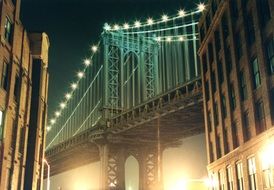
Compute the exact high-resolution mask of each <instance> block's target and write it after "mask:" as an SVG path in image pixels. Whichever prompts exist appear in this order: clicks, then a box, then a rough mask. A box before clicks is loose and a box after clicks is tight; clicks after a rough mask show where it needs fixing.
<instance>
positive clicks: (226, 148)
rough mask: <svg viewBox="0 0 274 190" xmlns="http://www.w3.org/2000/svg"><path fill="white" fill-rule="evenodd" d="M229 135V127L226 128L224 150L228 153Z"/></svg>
mask: <svg viewBox="0 0 274 190" xmlns="http://www.w3.org/2000/svg"><path fill="white" fill-rule="evenodd" d="M228 139H229V136H228V132H227V128H224V151H225V153H226V154H227V153H228V152H229V140H228Z"/></svg>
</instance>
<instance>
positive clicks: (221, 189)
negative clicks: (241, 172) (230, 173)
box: [218, 170, 225, 190]
mask: <svg viewBox="0 0 274 190" xmlns="http://www.w3.org/2000/svg"><path fill="white" fill-rule="evenodd" d="M218 176H219V190H225V176H224V172H223V170H220V171H219V172H218Z"/></svg>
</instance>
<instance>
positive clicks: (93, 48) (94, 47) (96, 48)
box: [91, 45, 98, 53]
mask: <svg viewBox="0 0 274 190" xmlns="http://www.w3.org/2000/svg"><path fill="white" fill-rule="evenodd" d="M91 50H92V51H93V53H95V52H96V51H97V50H98V47H97V46H95V45H93V46H92V47H91Z"/></svg>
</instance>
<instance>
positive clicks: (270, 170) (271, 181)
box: [261, 144, 274, 189]
mask: <svg viewBox="0 0 274 190" xmlns="http://www.w3.org/2000/svg"><path fill="white" fill-rule="evenodd" d="M271 145H272V144H271ZM271 145H268V146H269V147H266V148H265V150H263V151H262V153H261V159H262V170H263V183H264V188H265V189H273V187H274V164H273V156H272V155H273V153H272V147H270V146H271Z"/></svg>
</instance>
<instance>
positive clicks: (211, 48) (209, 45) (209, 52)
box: [208, 43, 213, 64]
mask: <svg viewBox="0 0 274 190" xmlns="http://www.w3.org/2000/svg"><path fill="white" fill-rule="evenodd" d="M208 61H209V64H212V62H213V46H212V44H211V43H209V44H208Z"/></svg>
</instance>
